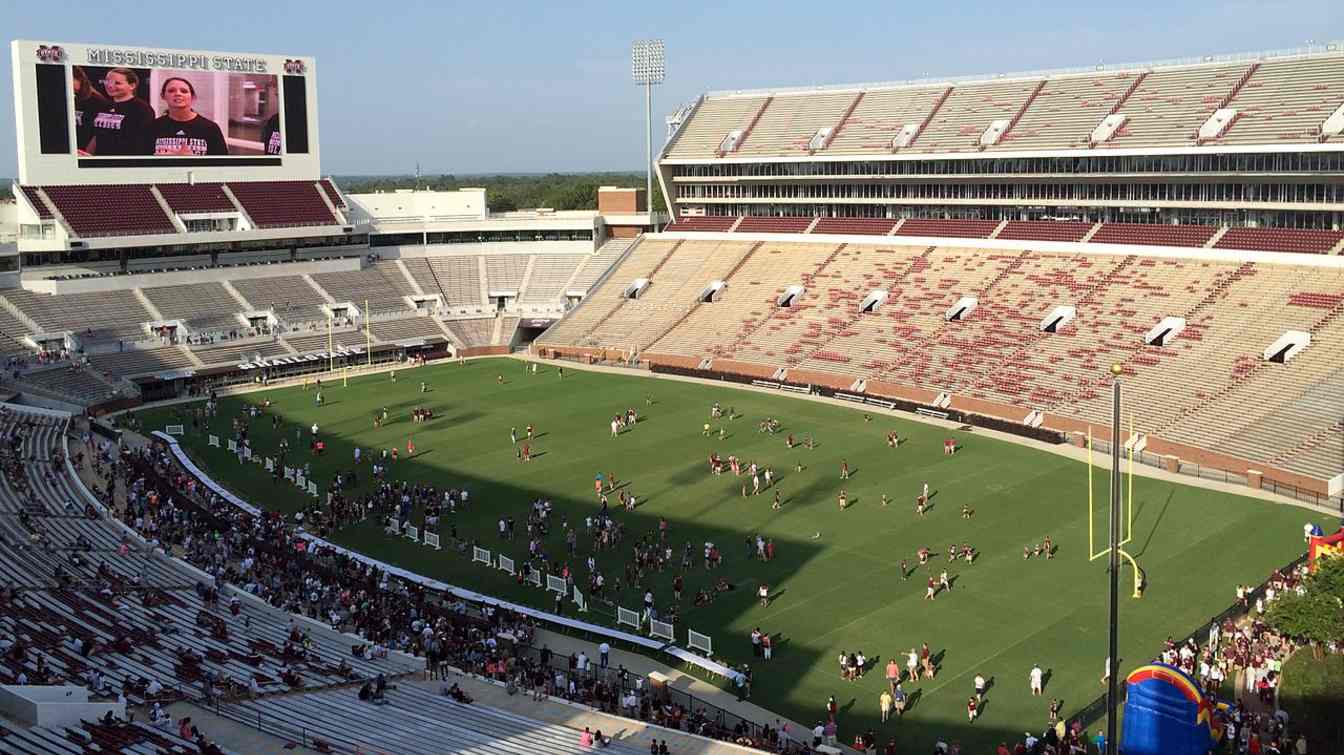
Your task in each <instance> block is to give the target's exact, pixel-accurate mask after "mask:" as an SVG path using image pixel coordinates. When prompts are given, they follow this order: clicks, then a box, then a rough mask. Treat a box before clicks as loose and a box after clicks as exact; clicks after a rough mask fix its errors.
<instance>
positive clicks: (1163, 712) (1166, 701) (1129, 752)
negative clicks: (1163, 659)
mask: <svg viewBox="0 0 1344 755" xmlns="http://www.w3.org/2000/svg"><path fill="white" fill-rule="evenodd" d="M1125 683H1126V685H1127V686H1128V692H1129V694H1128V697H1127V698H1126V700H1125V718H1124V729H1123V731H1122V733H1121V737H1120V751H1121V752H1123V753H1125V755H1207V753H1208V752H1209V750H1211V749H1213V748H1214V747H1216V746H1217V745H1218V742H1219V741H1220V740H1221V739H1222V734H1223V732H1222V725H1221V722H1220V719H1219V717H1218V716H1217V715H1216V714H1215V711H1216V710H1217V705H1216V704H1215V703H1214V701H1213V699H1212V698H1207V697H1205V696H1204V694H1203V693H1202V692H1200V690H1199V685H1198V684H1196V683H1195V680H1193V679H1191V678H1190V677H1189V676H1186V675H1185V673H1184V672H1183V671H1181V670H1180V669H1178V668H1176V667H1174V666H1167V665H1165V664H1161V663H1154V664H1152V665H1149V666H1143V667H1140V668H1138V669H1135V670H1134V671H1133V672H1132V673H1131V674H1130V675H1129V677H1128V678H1127V679H1126V680H1125Z"/></svg>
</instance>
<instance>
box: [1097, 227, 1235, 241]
mask: <svg viewBox="0 0 1344 755" xmlns="http://www.w3.org/2000/svg"><path fill="white" fill-rule="evenodd" d="M1217 230H1218V229H1217V228H1215V227H1214V226H1211V225H1161V224H1156V223H1152V224H1150V223H1102V225H1101V229H1100V230H1098V231H1097V232H1096V233H1095V234H1093V236H1092V239H1091V243H1093V244H1139V245H1145V246H1193V247H1200V246H1204V244H1205V243H1207V242H1208V240H1209V239H1211V238H1213V234H1214V233H1216V232H1217Z"/></svg>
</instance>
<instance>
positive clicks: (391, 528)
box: [383, 519, 401, 535]
mask: <svg viewBox="0 0 1344 755" xmlns="http://www.w3.org/2000/svg"><path fill="white" fill-rule="evenodd" d="M383 532H386V533H387V534H389V535H400V534H401V525H399V524H397V520H395V519H393V520H392V523H391V524H389V525H387V526H386V527H384V528H383Z"/></svg>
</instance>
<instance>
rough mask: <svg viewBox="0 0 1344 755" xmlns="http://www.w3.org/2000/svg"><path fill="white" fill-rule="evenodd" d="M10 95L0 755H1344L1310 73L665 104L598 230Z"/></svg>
mask: <svg viewBox="0 0 1344 755" xmlns="http://www.w3.org/2000/svg"><path fill="white" fill-rule="evenodd" d="M10 57H11V65H12V72H13V101H14V110H15V116H16V137H17V139H16V142H17V144H16V148H17V153H16V154H17V158H18V160H17V166H18V175H17V177H16V178H15V179H14V180H13V182H12V186H11V189H12V196H13V200H12V201H11V202H6V203H3V204H0V349H2V350H3V354H2V356H3V359H4V362H5V367H6V370H5V375H4V380H3V385H0V391H3V393H4V395H3V397H0V398H2V399H3V401H2V402H0V430H2V432H3V439H4V443H3V444H0V460H2V461H3V467H4V475H3V482H0V608H2V609H3V610H0V751H3V752H14V753H88V752H131V753H160V752H172V753H194V752H201V753H264V752H276V753H280V752H283V751H286V750H295V751H299V752H324V753H441V752H454V753H459V752H460V753H481V754H493V755H523V754H526V753H584V752H592V751H598V750H608V751H610V752H613V753H627V754H630V755H636V754H638V753H646V752H647V753H653V754H654V755H658V753H674V754H676V755H683V754H691V753H714V754H718V753H737V752H741V753H751V752H776V753H792V754H801V753H827V754H831V755H839V754H840V753H855V752H863V753H884V754H886V755H894V754H895V753H930V752H933V753H943V754H944V755H954V754H956V753H964V754H965V755H970V754H971V753H994V755H1009V754H1010V753H1011V754H1014V755H1015V754H1016V753H1058V754H1061V755H1062V754H1064V753H1068V754H1069V755H1084V754H1090V753H1115V752H1124V753H1129V754H1130V755H1149V754H1151V755H1159V754H1160V755H1186V754H1187V753H1188V754H1189V755H1202V754H1203V753H1209V752H1248V751H1249V752H1275V753H1305V752H1308V751H1310V752H1312V753H1342V752H1344V729H1341V722H1340V720H1339V716H1338V711H1339V710H1340V709H1341V708H1340V706H1341V705H1344V694H1342V693H1341V689H1344V612H1341V610H1340V608H1339V605H1340V600H1341V598H1342V597H1344V587H1342V586H1344V558H1340V555H1341V554H1344V519H1341V517H1342V516H1344V181H1341V175H1344V43H1341V44H1312V45H1309V46H1307V47H1305V48H1302V49H1292V50H1279V51H1268V52H1254V53H1244V54H1227V55H1211V56H1203V57H1199V58H1193V59H1186V60H1173V61H1164V62H1149V63H1142V64H1134V65H1125V64H1109V63H1108V64H1106V65H1096V66H1089V67H1086V68H1075V69H1059V70H1045V71H1030V72H1014V71H1011V70H1003V71H989V72H986V73H984V75H978V76H956V77H950V78H948V77H937V76H931V77H929V78H925V79H920V80H914V81H894V82H887V83H871V84H860V85H845V84H835V85H827V86H812V87H806V88H798V87H787V86H785V87H780V88H771V89H761V90H727V91H716V90H714V87H715V86H716V84H719V82H715V81H704V82H697V84H696V86H697V87H698V89H699V90H700V91H703V92H704V93H703V94H702V95H700V96H698V97H697V98H695V99H694V100H693V101H691V102H686V103H680V104H679V106H676V107H672V108H664V109H670V110H671V114H670V115H667V116H666V118H665V119H664V120H665V123H666V134H665V135H663V134H660V135H659V136H660V137H662V138H659V139H655V138H654V137H653V136H650V140H649V141H650V152H651V156H652V161H651V164H650V166H649V173H650V176H649V183H648V184H647V185H645V186H625V185H612V186H602V187H600V188H598V189H597V191H596V196H592V197H589V202H590V204H591V206H592V207H595V209H587V210H557V209H550V208H545V207H536V208H508V209H504V208H502V207H501V208H497V209H492V207H491V205H492V200H491V195H490V194H489V193H488V192H487V190H486V189H485V188H461V189H457V190H452V191H448V190H428V189H421V188H416V189H398V190H392V191H369V192H361V191H350V190H347V189H346V188H343V186H342V183H343V181H342V180H341V179H338V178H335V177H333V176H332V175H331V174H330V173H329V172H326V171H324V168H323V163H322V155H321V142H320V139H319V128H318V125H319V110H318V104H319V103H318V91H319V90H318V78H319V76H321V75H322V74H323V71H324V69H323V67H322V65H321V63H320V61H319V60H318V59H316V58H314V57H311V56H306V55H304V54H300V53H288V54H283V53H282V54H257V53H237V52H214V51H204V50H190V49H162V48H154V47H127V46H124V45H98V44H81V43H67V42H60V41H51V40H15V41H12V42H11V45H10ZM633 63H634V74H635V77H636V80H637V81H638V82H640V83H641V84H642V85H643V86H645V88H646V92H647V88H648V87H650V86H652V85H653V84H657V83H660V82H661V81H662V77H663V75H664V71H663V63H664V61H663V48H662V43H661V42H650V41H640V42H636V43H635V45H634V51H633ZM616 84H620V85H626V84H627V82H625V81H621V82H612V83H610V85H611V86H615V85H616ZM605 85H606V84H603V86H605ZM659 117H661V116H659ZM650 133H651V132H650ZM417 181H418V175H417ZM659 208H666V209H665V210H664V209H659ZM1331 711H1333V714H1332V713H1331Z"/></svg>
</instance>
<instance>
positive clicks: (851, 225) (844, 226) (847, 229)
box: [812, 218, 896, 236]
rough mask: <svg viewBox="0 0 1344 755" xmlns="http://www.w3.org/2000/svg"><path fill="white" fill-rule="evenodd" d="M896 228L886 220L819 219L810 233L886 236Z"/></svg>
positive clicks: (893, 222) (894, 223)
mask: <svg viewBox="0 0 1344 755" xmlns="http://www.w3.org/2000/svg"><path fill="white" fill-rule="evenodd" d="M895 227H896V221H895V220H888V219H886V218H820V219H818V220H817V224H816V225H815V226H813V228H812V233H843V234H851V235H861V236H886V235H887V234H889V233H891V229H893V228H895Z"/></svg>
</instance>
